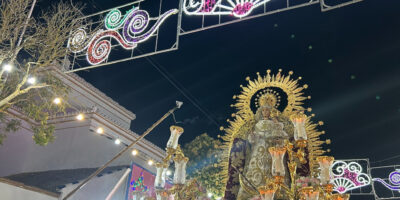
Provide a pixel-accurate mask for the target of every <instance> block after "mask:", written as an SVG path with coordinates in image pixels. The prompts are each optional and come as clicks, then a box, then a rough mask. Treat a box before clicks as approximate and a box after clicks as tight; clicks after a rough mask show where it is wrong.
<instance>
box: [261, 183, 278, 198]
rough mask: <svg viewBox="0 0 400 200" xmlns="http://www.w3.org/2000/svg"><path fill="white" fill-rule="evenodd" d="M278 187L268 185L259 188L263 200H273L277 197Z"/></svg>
mask: <svg viewBox="0 0 400 200" xmlns="http://www.w3.org/2000/svg"><path fill="white" fill-rule="evenodd" d="M277 189H278V186H277V185H276V184H274V183H271V182H270V183H267V185H265V186H261V187H259V188H258V192H259V193H260V196H261V199H262V200H273V199H274V197H275V193H276V190H277Z"/></svg>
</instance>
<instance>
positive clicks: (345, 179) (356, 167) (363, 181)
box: [330, 161, 371, 194]
mask: <svg viewBox="0 0 400 200" xmlns="http://www.w3.org/2000/svg"><path fill="white" fill-rule="evenodd" d="M362 171H363V169H362V167H361V165H360V164H358V163H356V162H350V163H346V162H343V161H336V162H334V163H333V165H332V167H331V174H332V176H333V178H332V179H331V181H330V182H331V184H333V185H334V188H333V190H334V191H336V192H338V193H340V194H343V193H345V192H347V191H350V190H354V189H356V188H360V187H364V186H367V185H369V184H371V178H370V177H369V176H368V175H367V174H365V173H363V172H362Z"/></svg>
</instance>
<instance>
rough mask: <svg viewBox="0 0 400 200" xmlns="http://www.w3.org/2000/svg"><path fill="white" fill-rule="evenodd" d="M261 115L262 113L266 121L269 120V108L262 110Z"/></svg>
mask: <svg viewBox="0 0 400 200" xmlns="http://www.w3.org/2000/svg"><path fill="white" fill-rule="evenodd" d="M261 113H262V116H263V118H264V119H268V118H269V116H270V111H269V109H268V108H263V109H262V110H261Z"/></svg>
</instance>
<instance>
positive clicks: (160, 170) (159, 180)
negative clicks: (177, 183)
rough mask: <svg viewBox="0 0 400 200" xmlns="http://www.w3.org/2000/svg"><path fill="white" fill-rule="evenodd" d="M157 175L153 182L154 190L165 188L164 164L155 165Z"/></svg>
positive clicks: (165, 168) (165, 170)
mask: <svg viewBox="0 0 400 200" xmlns="http://www.w3.org/2000/svg"><path fill="white" fill-rule="evenodd" d="M156 168H157V174H156V179H155V180H154V187H155V188H164V186H165V175H166V173H167V170H168V169H167V167H166V166H165V165H164V164H161V163H157V164H156Z"/></svg>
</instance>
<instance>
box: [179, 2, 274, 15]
mask: <svg viewBox="0 0 400 200" xmlns="http://www.w3.org/2000/svg"><path fill="white" fill-rule="evenodd" d="M188 1H189V3H188ZM269 1H270V0H246V2H244V1H241V2H239V1H236V3H233V1H230V0H229V1H228V3H229V4H225V5H224V4H223V3H222V1H218V2H215V1H212V0H202V1H201V2H196V3H193V0H185V1H184V3H183V5H185V6H183V11H184V12H185V14H187V15H203V16H204V15H231V16H234V17H237V18H242V17H246V16H247V15H249V14H250V13H251V12H252V11H253V9H255V8H257V7H260V6H262V5H264V3H267V2H269Z"/></svg>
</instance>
